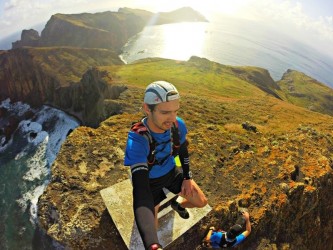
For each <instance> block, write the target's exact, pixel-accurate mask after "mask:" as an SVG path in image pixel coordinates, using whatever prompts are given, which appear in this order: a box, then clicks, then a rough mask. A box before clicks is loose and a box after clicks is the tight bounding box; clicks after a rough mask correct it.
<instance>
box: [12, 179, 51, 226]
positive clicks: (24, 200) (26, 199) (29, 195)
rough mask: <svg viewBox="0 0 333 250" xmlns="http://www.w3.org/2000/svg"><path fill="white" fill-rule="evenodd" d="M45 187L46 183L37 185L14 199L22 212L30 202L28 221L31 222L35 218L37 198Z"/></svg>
mask: <svg viewBox="0 0 333 250" xmlns="http://www.w3.org/2000/svg"><path fill="white" fill-rule="evenodd" d="M45 187H46V184H43V185H39V186H37V187H35V188H34V189H32V190H30V191H28V192H26V193H24V194H23V195H22V197H21V198H20V199H18V200H16V202H17V203H18V204H19V206H20V207H21V209H22V212H23V213H24V212H25V211H26V210H27V208H28V205H29V204H30V221H31V222H32V223H33V224H34V222H35V221H36V218H37V203H38V198H39V196H41V195H42V194H43V192H44V189H45Z"/></svg>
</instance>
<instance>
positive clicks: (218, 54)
mask: <svg viewBox="0 0 333 250" xmlns="http://www.w3.org/2000/svg"><path fill="white" fill-rule="evenodd" d="M193 55H194V56H198V57H204V58H207V59H208V60H211V61H214V62H218V63H221V64H224V65H231V66H257V67H261V68H265V69H267V70H268V71H269V73H270V75H271V76H272V78H273V79H274V80H275V81H278V80H280V79H281V77H282V75H283V73H285V72H286V71H287V69H293V70H297V71H300V72H303V73H305V74H306V75H308V76H310V77H312V78H314V79H316V80H318V81H320V82H322V83H324V84H326V85H328V86H330V87H331V88H333V73H332V72H333V58H332V57H330V56H328V55H324V54H322V53H320V52H319V51H318V50H316V49H314V48H312V47H310V46H308V45H306V44H305V43H302V42H300V41H298V40H296V39H295V38H293V37H291V36H288V35H286V34H284V33H281V32H278V31H277V30H274V28H272V27H269V26H268V25H266V24H262V23H258V22H255V21H249V20H243V19H235V18H230V17H221V16H219V17H215V18H214V19H213V20H211V21H210V22H198V23H193V22H192V23H186V22H185V23H175V24H165V25H156V26H148V27H146V28H145V29H144V30H143V31H142V32H140V33H139V34H137V35H135V36H134V37H132V38H131V39H130V40H129V41H128V42H127V44H126V45H125V46H124V47H123V52H122V54H121V59H122V60H123V61H124V62H125V63H131V62H133V61H136V60H139V59H142V58H147V57H162V58H169V59H175V60H188V59H189V58H190V57H191V56H193Z"/></svg>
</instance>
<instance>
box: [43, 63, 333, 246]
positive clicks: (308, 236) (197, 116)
mask: <svg viewBox="0 0 333 250" xmlns="http://www.w3.org/2000/svg"><path fill="white" fill-rule="evenodd" d="M202 63H203V64H202V65H200V60H198V59H197V58H194V60H191V61H189V62H187V63H185V62H179V61H172V60H161V59H159V60H145V61H142V62H141V63H136V64H133V65H124V66H121V67H122V70H119V69H117V68H118V66H115V67H104V68H103V69H102V70H103V71H107V72H108V75H109V76H111V77H112V79H117V80H118V81H122V82H124V83H126V86H127V90H126V91H124V92H122V93H121V94H120V96H119V103H121V107H122V109H123V110H124V111H125V112H124V113H123V114H121V115H116V116H112V117H110V118H108V119H107V120H105V121H104V122H102V124H101V126H100V127H98V128H97V129H91V128H87V127H80V128H78V129H77V130H75V131H74V132H73V133H72V134H71V135H70V136H69V137H68V139H67V141H66V142H65V144H64V145H63V147H62V149H61V152H60V153H59V155H58V158H57V160H56V162H55V163H54V165H53V167H52V180H51V182H50V184H49V186H48V187H47V190H46V191H45V192H44V194H43V195H42V196H41V197H40V200H39V203H38V206H39V215H38V216H39V220H40V223H41V227H42V228H44V229H45V230H46V232H47V234H48V235H50V236H52V237H53V238H54V239H56V240H57V241H59V242H61V243H62V244H64V245H65V246H66V247H68V248H70V249H126V248H125V246H124V243H123V242H122V240H121V237H120V235H119V233H118V231H117V229H116V228H115V225H114V224H113V222H112V220H111V218H110V216H109V214H108V212H107V210H106V207H105V204H104V203H103V201H102V199H101V196H100V194H99V191H100V190H101V189H103V188H106V187H108V186H110V185H112V184H115V183H117V182H120V181H122V180H125V179H127V178H128V173H127V168H126V167H124V166H123V155H124V151H123V150H124V148H125V143H126V136H127V131H128V129H129V127H130V124H131V123H132V122H133V121H136V120H138V119H140V117H141V116H142V114H141V113H138V108H139V105H140V103H141V101H142V100H141V99H142V93H143V91H144V87H145V85H146V84H145V83H146V82H147V81H148V80H149V79H146V76H145V75H135V76H133V74H132V73H131V72H138V71H139V70H140V69H142V68H145V69H149V74H148V75H149V76H150V77H151V78H152V79H154V78H157V77H159V79H160V77H162V78H163V79H164V78H165V79H168V76H169V72H170V70H171V71H172V72H173V73H174V74H173V79H172V81H173V83H174V84H175V85H176V86H177V87H178V89H179V90H180V92H181V94H182V100H181V110H180V111H179V115H180V116H181V117H182V118H183V119H184V120H185V121H186V123H187V126H188V128H189V139H190V152H191V153H190V158H191V169H192V171H193V173H194V179H195V180H196V181H197V183H198V184H199V185H200V186H201V188H202V189H203V191H204V192H205V194H206V195H207V197H208V200H209V204H210V205H211V206H212V207H213V211H212V212H211V213H209V214H208V216H207V217H206V218H205V219H203V220H202V221H201V222H200V223H198V224H197V225H196V226H195V227H193V228H192V229H191V230H189V231H188V232H187V233H185V234H184V235H183V236H182V237H181V238H179V239H178V240H176V241H175V242H174V243H173V244H172V246H170V247H169V248H168V249H189V250H190V249H191V250H192V249H200V247H199V244H200V240H201V239H202V237H203V235H204V232H205V230H206V228H207V227H208V226H209V225H214V226H215V227H220V228H221V227H222V228H224V229H226V228H228V227H229V226H230V225H231V224H232V222H233V221H234V220H235V218H236V216H237V210H238V208H239V207H247V208H248V210H249V211H250V214H251V222H252V233H251V235H250V237H249V238H248V239H247V240H246V242H245V243H244V244H243V245H241V246H240V247H239V249H260V250H261V249H284V250H287V249H304V250H307V249H309V250H312V249H331V248H332V247H333V241H332V240H331V234H332V223H333V214H332V211H333V210H332V208H333V201H332V199H329V198H328V197H329V195H330V194H331V193H332V191H333V154H332V150H333V134H332V129H333V126H332V124H333V118H332V117H330V116H327V115H322V114H320V113H316V112H311V111H308V110H306V109H304V108H301V107H297V106H294V105H292V104H289V103H287V102H284V101H281V100H279V99H277V98H275V97H273V96H268V95H267V93H266V92H263V91H261V90H260V89H259V88H258V87H256V86H254V85H253V84H252V83H251V82H246V81H244V80H243V79H242V77H243V76H242V77H239V76H237V74H235V72H234V70H232V68H233V67H228V66H223V65H219V64H216V63H214V62H209V61H206V60H202ZM119 67H120V66H119ZM156 68H158V69H159V70H158V71H157V70H156ZM195 69H197V71H195ZM198 69H202V70H198ZM191 72H196V74H195V77H193V78H192V77H191V75H192V73H191ZM147 73H148V72H147ZM211 74H213V75H214V77H213V76H212V75H211ZM185 75H186V79H187V80H186V81H184V80H183V79H184V77H185ZM250 75H251V74H250ZM200 79H206V82H205V84H202V82H201V81H199V82H200V84H198V82H197V81H198V80H200ZM106 81H107V80H106ZM217 82H218V83H219V84H217ZM240 87H241V89H239V88H240ZM244 123H246V124H250V125H251V126H242V124H244ZM248 127H251V128H253V127H254V128H255V129H248ZM247 129H248V130H247ZM110 145H112V146H111V147H110Z"/></svg>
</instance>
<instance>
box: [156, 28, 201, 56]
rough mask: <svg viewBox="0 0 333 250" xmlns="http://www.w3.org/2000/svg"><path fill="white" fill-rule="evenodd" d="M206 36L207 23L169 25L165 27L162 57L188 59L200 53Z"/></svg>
mask: <svg viewBox="0 0 333 250" xmlns="http://www.w3.org/2000/svg"><path fill="white" fill-rule="evenodd" d="M204 37H205V23H198V24H197V25H195V26H194V25H193V23H192V24H190V23H182V24H178V25H168V26H166V27H165V29H164V41H165V43H164V47H163V48H162V57H166V58H174V59H179V60H187V59H189V58H190V57H191V56H192V55H200V54H201V51H202V46H203V44H204Z"/></svg>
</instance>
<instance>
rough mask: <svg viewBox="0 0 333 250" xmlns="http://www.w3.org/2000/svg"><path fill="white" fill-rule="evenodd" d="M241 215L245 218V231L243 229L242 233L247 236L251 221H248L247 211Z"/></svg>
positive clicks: (249, 231)
mask: <svg viewBox="0 0 333 250" xmlns="http://www.w3.org/2000/svg"><path fill="white" fill-rule="evenodd" d="M243 217H244V219H245V228H246V231H244V232H243V233H242V234H243V235H244V236H245V237H247V236H249V235H250V233H251V222H250V215H249V213H248V212H244V213H243Z"/></svg>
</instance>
